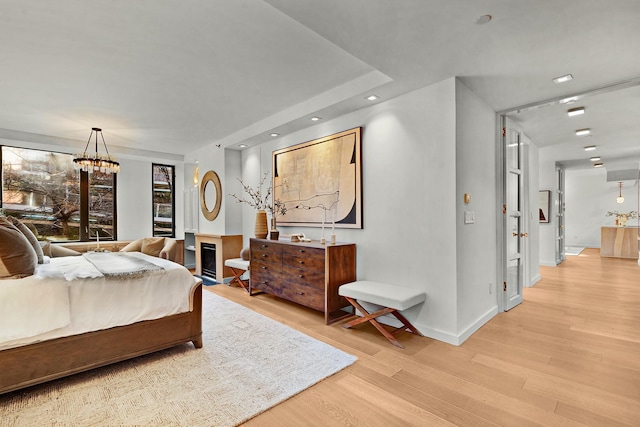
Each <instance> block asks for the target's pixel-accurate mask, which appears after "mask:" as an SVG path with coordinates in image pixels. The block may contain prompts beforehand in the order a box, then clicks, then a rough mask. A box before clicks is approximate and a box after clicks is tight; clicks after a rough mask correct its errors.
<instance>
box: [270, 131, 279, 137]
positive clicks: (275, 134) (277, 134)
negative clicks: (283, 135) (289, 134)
mask: <svg viewBox="0 0 640 427" xmlns="http://www.w3.org/2000/svg"><path fill="white" fill-rule="evenodd" d="M269 136H273V137H274V138H275V137H276V136H280V134H279V133H275V132H273V133H270V134H269Z"/></svg>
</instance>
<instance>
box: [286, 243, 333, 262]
mask: <svg viewBox="0 0 640 427" xmlns="http://www.w3.org/2000/svg"><path fill="white" fill-rule="evenodd" d="M282 254H283V255H284V256H286V257H300V258H317V259H319V260H322V261H323V262H324V249H320V248H310V247H308V246H302V245H300V246H297V245H288V246H285V247H284V248H283V249H282Z"/></svg>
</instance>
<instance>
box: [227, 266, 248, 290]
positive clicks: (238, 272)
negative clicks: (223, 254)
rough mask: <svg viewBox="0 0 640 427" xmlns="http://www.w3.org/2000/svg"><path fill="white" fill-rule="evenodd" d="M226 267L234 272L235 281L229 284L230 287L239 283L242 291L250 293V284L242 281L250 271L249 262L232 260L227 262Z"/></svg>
mask: <svg viewBox="0 0 640 427" xmlns="http://www.w3.org/2000/svg"><path fill="white" fill-rule="evenodd" d="M224 265H225V266H227V267H229V268H230V269H231V271H233V279H231V281H230V282H229V286H231V285H232V284H233V283H237V284H238V285H240V287H242V289H244V290H245V291H247V292H249V283H248V282H246V281H244V280H242V275H243V274H244V273H245V272H246V271H248V270H249V261H245V260H243V259H242V258H230V259H228V260H225V262H224Z"/></svg>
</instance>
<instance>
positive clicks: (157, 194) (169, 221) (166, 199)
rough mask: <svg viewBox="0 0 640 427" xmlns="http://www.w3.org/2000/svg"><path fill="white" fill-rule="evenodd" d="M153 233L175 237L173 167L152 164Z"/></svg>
mask: <svg viewBox="0 0 640 427" xmlns="http://www.w3.org/2000/svg"><path fill="white" fill-rule="evenodd" d="M152 173H153V235H154V236H164V237H175V234H176V225H175V212H176V210H175V188H174V187H175V186H174V181H175V168H174V167H173V166H170V165H159V164H155V163H154V164H153V172H152Z"/></svg>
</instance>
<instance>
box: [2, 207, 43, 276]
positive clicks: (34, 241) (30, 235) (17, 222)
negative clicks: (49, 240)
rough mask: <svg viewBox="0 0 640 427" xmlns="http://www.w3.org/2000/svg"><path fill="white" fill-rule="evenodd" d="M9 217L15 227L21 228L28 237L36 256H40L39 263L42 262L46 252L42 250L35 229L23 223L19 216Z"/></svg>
mask: <svg viewBox="0 0 640 427" xmlns="http://www.w3.org/2000/svg"><path fill="white" fill-rule="evenodd" d="M7 219H8V220H9V221H10V222H11V223H12V224H13V225H15V227H16V228H17V229H18V230H20V232H21V233H22V234H24V237H26V238H27V240H28V241H29V243H30V244H31V246H33V250H34V251H36V256H37V257H38V264H42V260H43V256H44V253H43V252H42V248H41V247H40V242H38V238H37V237H36V235H35V234H33V231H31V229H29V227H27V226H26V225H24V224H23V223H22V221H20V220H19V219H18V218H14V217H12V216H8V217H7Z"/></svg>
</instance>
